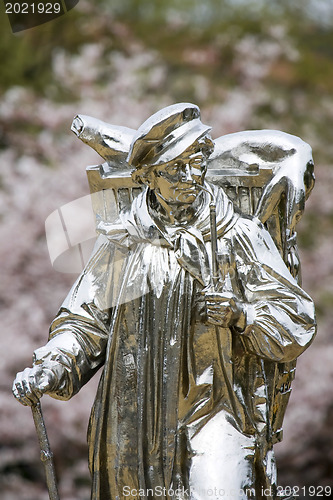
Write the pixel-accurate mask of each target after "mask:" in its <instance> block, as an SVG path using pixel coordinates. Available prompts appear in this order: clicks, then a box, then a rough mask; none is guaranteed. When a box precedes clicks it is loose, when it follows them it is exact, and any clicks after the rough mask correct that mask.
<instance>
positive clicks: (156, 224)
mask: <svg viewBox="0 0 333 500" xmlns="http://www.w3.org/2000/svg"><path fill="white" fill-rule="evenodd" d="M206 185H207V183H206ZM208 187H209V188H210V190H211V191H212V193H213V196H214V198H215V200H216V226H217V234H218V236H219V237H220V236H222V235H223V234H224V233H225V232H226V231H228V230H229V229H230V228H231V227H232V226H233V225H234V224H235V222H236V220H237V218H238V215H237V214H235V212H234V208H233V204H232V202H231V201H230V199H229V198H228V197H227V196H226V194H225V193H224V191H223V190H222V189H221V188H219V187H218V186H215V185H213V184H209V185H208ZM149 200H150V196H149V188H147V189H145V190H144V191H143V192H142V193H141V194H140V195H139V196H138V197H137V198H136V199H135V200H134V202H133V204H132V207H131V210H130V212H127V213H123V214H122V215H121V220H122V222H123V224H124V226H125V227H126V230H127V232H128V234H129V236H130V237H131V239H132V240H135V241H138V240H140V241H150V242H153V241H155V240H156V242H157V241H158V244H159V245H161V244H162V245H165V244H166V245H168V246H169V245H171V246H173V243H172V241H173V239H174V237H175V236H176V235H177V234H178V233H179V232H184V231H185V232H189V233H191V234H195V235H196V237H200V239H202V241H210V239H211V237H210V209H209V203H210V197H209V196H208V195H207V196H204V197H203V202H202V204H201V205H200V207H198V212H197V213H196V214H195V216H194V217H193V219H192V220H191V222H190V223H188V224H186V225H185V224H180V225H176V224H172V225H168V224H166V223H162V222H161V221H159V220H158V219H157V218H156V216H155V217H154V216H153V215H152V213H151V212H152V211H151V210H150V209H149V208H150V207H149ZM161 240H164V241H161Z"/></svg>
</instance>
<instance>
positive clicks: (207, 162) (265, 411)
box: [13, 103, 316, 500]
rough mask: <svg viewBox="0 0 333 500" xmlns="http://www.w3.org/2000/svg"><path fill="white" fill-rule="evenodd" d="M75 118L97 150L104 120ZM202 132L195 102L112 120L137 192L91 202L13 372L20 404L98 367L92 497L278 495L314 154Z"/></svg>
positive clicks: (302, 320) (280, 142)
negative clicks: (296, 255)
mask: <svg viewBox="0 0 333 500" xmlns="http://www.w3.org/2000/svg"><path fill="white" fill-rule="evenodd" d="M76 120H77V121H76V124H75V127H74V128H76V130H77V132H78V133H79V134H80V133H81V134H84V133H85V127H87V128H89V126H90V129H89V130H90V132H89V134H87V135H86V136H85V142H88V143H89V144H90V145H93V147H95V146H96V144H97V146H96V147H95V149H96V150H97V151H98V148H99V145H100V144H101V136H102V135H103V133H101V128H98V129H96V128H95V129H94V127H93V126H92V125H91V123H92V122H90V121H89V120H90V119H89V117H86V120H85V124H84V123H83V120H82V119H81V121H79V119H76ZM89 123H90V125H89ZM100 123H101V122H99V125H98V127H102V129H103V126H102V125H100ZM96 130H97V132H96ZM209 130H210V128H209V127H207V126H205V125H203V124H202V123H201V120H200V111H199V108H197V107H196V106H194V105H192V104H188V103H184V104H176V105H173V106H169V107H167V108H165V109H163V110H161V111H160V112H158V113H156V114H155V115H153V116H152V117H150V118H149V119H148V120H147V121H146V122H145V123H144V124H143V125H142V126H141V127H140V128H139V129H138V131H135V132H131V133H129V134H127V132H126V134H125V135H124V134H123V131H121V130H120V131H119V130H117V128H116V127H113V126H111V125H110V126H108V134H109V140H110V141H111V139H112V134H113V136H114V137H115V136H117V137H118V139H119V138H120V139H119V141H120V142H121V141H123V142H122V145H121V147H120V148H118V150H121V165H122V166H124V165H125V166H127V167H126V168H131V169H132V183H133V184H132V186H134V189H136V190H137V192H136V193H135V196H133V199H132V200H130V202H129V203H127V205H126V204H125V205H118V208H119V213H118V216H117V218H116V219H115V218H109V217H108V215H107V214H108V211H107V208H106V207H105V203H106V200H108V197H107V196H106V194H105V193H104V194H103V200H104V202H103V203H104V205H103V204H101V205H98V204H97V205H96V206H95V210H96V217H97V221H98V226H97V230H98V232H99V234H100V236H99V238H98V240H97V243H96V246H95V249H94V251H93V254H92V257H91V259H90V260H89V262H88V264H87V265H86V267H85V269H84V271H83V272H82V274H81V275H80V276H79V278H78V279H77V281H76V283H75V284H74V286H73V288H72V290H71V291H70V293H69V295H68V297H67V298H66V300H65V301H64V303H63V305H62V307H61V309H60V311H59V313H58V315H57V316H56V318H55V320H54V321H53V323H52V325H51V330H50V338H49V341H48V343H47V344H46V345H45V346H44V347H41V348H40V349H37V350H36V351H35V354H34V367H33V368H32V369H26V370H25V371H24V372H23V374H19V375H18V376H17V379H16V380H15V381H14V388H13V391H14V395H15V396H16V397H17V399H18V400H19V401H21V402H22V403H23V404H32V403H34V402H35V401H36V399H38V398H39V397H40V395H41V394H42V393H47V394H50V395H51V396H52V397H55V398H58V399H69V398H71V397H72V396H73V395H74V394H76V393H77V392H78V391H79V390H80V389H81V387H82V386H83V385H84V384H85V383H86V382H87V381H88V380H89V379H90V378H91V377H92V375H93V374H94V373H95V372H96V370H97V369H98V368H99V367H100V366H103V372H102V376H101V380H100V384H99V388H98V392H97V395H96V400H95V404H94V407H93V410H92V414H91V420H90V425H89V455H90V456H89V463H90V469H91V473H92V498H93V499H94V500H108V499H112V500H115V499H120V498H121V499H123V498H135V499H139V498H149V497H150V498H167V499H176V498H178V499H183V500H185V499H189V498H190V499H192V500H204V499H208V498H210V499H211V498H215V499H217V498H221V497H222V498H223V497H226V498H240V499H248V498H256V499H267V500H271V499H275V498H277V490H276V487H277V480H276V466H275V460H274V452H273V444H274V442H276V441H277V440H278V439H279V438H280V437H281V425H282V420H283V415H284V411H285V407H286V404H287V401H288V398H289V394H290V380H291V378H292V375H291V373H294V367H295V360H296V358H297V357H298V356H299V355H300V354H301V353H302V352H303V351H304V350H305V349H306V348H307V347H308V346H309V344H310V343H311V341H312V340H313V337H314V335H315V330H316V325H315V314H314V306H313V303H312V300H311V299H310V297H309V296H308V295H307V294H306V293H305V292H304V291H303V290H302V289H301V288H300V286H299V283H298V282H297V279H295V278H297V276H298V266H295V265H294V262H292V261H291V258H290V255H291V254H292V248H294V247H295V242H294V243H293V244H291V243H290V241H294V240H292V238H293V237H294V234H295V224H296V222H297V219H298V218H299V215H300V214H301V213H302V211H303V210H304V200H305V199H306V197H307V196H308V194H309V192H310V190H311V189H312V187H313V179H314V178H313V170H312V165H313V164H312V163H311V161H312V157H311V149H310V148H309V146H308V145H306V144H305V143H304V142H303V141H301V140H300V139H298V138H295V137H293V136H288V135H287V134H283V133H279V132H277V133H274V132H273V131H262V132H244V133H241V134H233V135H232V136H225V137H224V138H220V139H217V140H216V141H212V139H211V138H210V136H209ZM117 134H118V135H117ZM242 134H243V135H242ZM88 136H89V137H88ZM125 136H126V137H125ZM129 136H131V143H130V144H129V141H128V138H129ZM124 137H125V139H124ZM87 138H88V139H89V140H88V139H87ZM123 139H124V140H123ZM119 141H118V143H119ZM111 142H112V141H111ZM111 142H110V144H111ZM290 143H291V144H292V146H291V147H290ZM103 147H104V146H103ZM214 147H215V151H213V150H214ZM126 148H127V155H126V157H125V154H124V151H126ZM100 152H101V154H102V155H103V156H104V158H106V159H107V160H108V158H113V159H112V161H110V162H109V163H108V164H107V165H106V166H105V167H104V175H101V184H103V182H104V181H106V182H108V181H110V182H112V179H113V173H112V172H113V170H114V168H115V162H114V155H113V152H112V151H111V152H110V154H106V153H105V150H104V149H103V150H100ZM115 155H116V153H115ZM253 158H255V159H256V160H258V161H257V162H253V161H252V160H253ZM108 161H109V160H108ZM112 162H113V163H112ZM122 168H123V167H122ZM224 169H225V173H223V172H224ZM99 173H100V174H101V173H102V170H101V169H99ZM94 175H95V174H94ZM117 175H118V174H117ZM94 178H95V179H96V177H94ZM119 178H122V177H121V175H120V177H118V179H119ZM127 179H128V176H127ZM263 179H264V181H263ZM126 182H127V181H126ZM140 186H142V189H140V188H139V187H140ZM221 186H223V187H221ZM100 189H104V187H101V188H100ZM131 189H132V187H131ZM234 190H235V191H234ZM92 191H96V183H95V181H94V185H93V186H92ZM225 191H226V192H228V194H230V196H231V198H233V201H234V202H233V201H231V199H230V198H229V197H228V196H227V195H226V193H225ZM233 193H236V194H235V196H234V195H233ZM118 201H119V200H118ZM118 201H117V200H115V203H116V204H117V203H118ZM237 205H238V208H237ZM247 205H248V207H249V208H248V209H243V210H242V208H243V207H246V206H247ZM244 212H246V213H244ZM250 213H253V214H255V215H256V216H255V217H252V216H251V215H249V214H250ZM263 223H265V224H266V226H267V227H268V228H269V231H267V229H266V228H265V226H264V224H263ZM270 233H271V234H270ZM294 239H295V238H294ZM288 242H289V244H288ZM284 261H285V262H284ZM286 264H287V265H288V267H289V270H288V268H287V265H286ZM290 271H292V273H293V275H294V276H292V275H291V273H290Z"/></svg>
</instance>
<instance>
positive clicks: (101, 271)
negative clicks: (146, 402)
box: [13, 237, 119, 405]
mask: <svg viewBox="0 0 333 500" xmlns="http://www.w3.org/2000/svg"><path fill="white" fill-rule="evenodd" d="M115 252H116V250H115V247H114V245H112V244H110V242H109V241H108V240H107V239H106V238H103V237H100V239H99V241H98V243H97V244H96V248H95V251H94V253H93V255H92V257H91V259H90V261H89V262H88V264H87V266H86V268H85V269H84V271H83V272H82V274H81V275H80V276H79V278H78V279H77V281H76V282H75V284H74V286H73V288H72V289H71V291H70V292H69V294H68V296H67V298H66V299H65V301H64V303H63V305H62V307H61V309H60V311H59V313H58V314H57V316H56V317H55V319H54V321H53V322H52V325H51V328H50V335H49V341H48V342H47V344H46V345H45V346H43V347H40V348H39V349H37V350H36V351H35V353H34V357H33V366H32V368H26V369H25V370H24V371H23V372H20V373H19V374H18V375H17V376H16V379H15V381H14V384H13V393H14V396H15V397H16V398H17V399H18V400H19V401H20V402H21V403H22V404H25V405H30V404H32V403H34V402H36V400H37V399H39V398H40V397H41V395H42V394H43V393H47V394H50V395H51V396H52V397H55V398H57V399H69V398H71V397H72V396H73V395H74V394H76V393H77V392H78V391H79V390H80V388H81V387H82V386H83V385H84V384H85V383H86V382H87V381H88V380H89V379H90V378H91V376H92V375H93V374H94V373H95V371H96V370H97V369H98V367H99V366H101V364H102V363H103V362H104V355H105V349H106V345H107V342H108V338H109V331H110V326H109V325H110V317H111V311H112V298H111V297H110V295H109V293H111V292H110V291H111V290H112V287H111V284H110V283H111V282H112V280H113V276H114V262H115V260H117V259H115ZM117 262H118V264H119V259H118V261H117Z"/></svg>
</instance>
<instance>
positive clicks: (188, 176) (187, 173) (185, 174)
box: [182, 165, 194, 182]
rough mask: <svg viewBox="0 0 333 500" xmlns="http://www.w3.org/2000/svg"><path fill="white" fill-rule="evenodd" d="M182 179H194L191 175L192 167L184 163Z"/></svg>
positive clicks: (191, 180) (190, 180)
mask: <svg viewBox="0 0 333 500" xmlns="http://www.w3.org/2000/svg"><path fill="white" fill-rule="evenodd" d="M182 178H183V181H184V182H186V181H187V182H193V180H194V177H193V172H192V169H191V167H190V165H186V168H185V169H184V170H183V176H182Z"/></svg>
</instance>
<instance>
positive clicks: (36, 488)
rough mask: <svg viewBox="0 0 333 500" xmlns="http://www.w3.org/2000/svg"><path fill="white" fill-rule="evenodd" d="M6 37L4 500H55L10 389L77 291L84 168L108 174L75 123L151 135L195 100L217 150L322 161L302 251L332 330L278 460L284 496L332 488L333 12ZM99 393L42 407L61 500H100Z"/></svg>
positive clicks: (131, 2)
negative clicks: (75, 235) (94, 421)
mask: <svg viewBox="0 0 333 500" xmlns="http://www.w3.org/2000/svg"><path fill="white" fill-rule="evenodd" d="M0 33H1V35H0V61H1V71H0V92H1V100H0V162H1V171H0V220H1V227H0V238H1V240H0V241H1V256H0V261H1V264H2V277H1V283H0V287H1V289H0V307H1V310H0V324H1V337H0V370H1V378H0V409H1V410H0V411H1V426H0V434H1V436H0V492H1V493H0V496H1V499H2V500H46V499H47V498H48V495H47V492H46V487H45V481H44V473H43V469H42V465H41V463H40V460H39V449H38V445H37V439H36V435H35V431H34V426H33V421H32V416H31V412H30V410H29V408H26V407H23V406H21V405H20V404H18V403H17V402H16V401H15V400H14V398H13V397H12V395H11V385H12V380H13V378H14V377H15V374H16V372H17V371H20V370H22V369H23V368H24V367H25V366H29V365H31V356H32V352H33V350H34V349H35V348H37V347H38V346H40V345H42V344H44V343H45V342H46V340H47V332H48V326H49V323H50V321H51V320H52V318H53V316H54V315H55V314H56V312H57V310H58V307H59V306H60V304H61V302H62V301H63V299H64V297H65V296H66V294H67V292H68V290H69V288H70V286H71V284H72V283H73V281H74V280H75V276H74V275H69V274H62V273H59V272H56V271H55V270H53V269H52V266H51V263H50V260H49V256H48V250H47V245H46V238H45V229H44V223H45V219H46V218H47V217H48V215H49V214H50V213H51V212H52V211H53V210H55V209H57V208H58V207H60V206H62V205H63V204H65V203H68V202H70V201H73V200H75V199H76V198H79V197H80V196H84V195H86V194H88V192H89V190H88V184H87V181H86V174H85V167H86V166H87V165H90V164H96V163H99V162H100V158H99V156H98V155H97V153H95V152H94V151H93V150H91V149H90V148H89V147H88V146H86V145H84V144H83V143H81V142H80V141H79V140H78V139H77V138H75V136H74V135H73V134H72V133H71V132H70V125H71V122H72V119H73V117H74V115H75V114H76V113H81V114H87V115H91V116H94V117H96V118H99V119H101V120H103V121H106V122H109V123H113V124H118V125H124V126H128V127H133V128H137V127H138V126H139V125H140V124H141V123H142V121H143V120H145V119H146V118H147V117H148V116H149V115H151V114H152V113H154V112H155V111H157V110H158V109H160V108H162V107H163V106H166V105H168V104H172V103H175V102H180V101H189V102H194V103H196V104H198V105H199V107H200V108H201V111H202V119H203V122H204V123H207V124H210V125H212V126H213V137H218V136H220V135H222V134H227V133H230V132H236V131H240V130H246V129H262V128H272V129H280V130H283V131H285V132H288V133H291V134H295V135H298V136H300V137H302V139H303V140H305V141H307V142H309V143H310V144H311V146H312V147H313V152H314V159H315V173H316V178H317V183H316V186H315V189H314V191H313V193H312V195H311V197H310V199H309V201H308V202H307V208H306V211H305V215H304V217H303V219H302V221H301V223H300V224H299V239H298V241H299V245H300V250H301V260H302V264H303V287H304V289H305V290H306V291H307V292H308V293H309V294H310V295H311V296H312V297H313V298H314V299H315V301H316V304H317V314H318V326H319V329H318V336H317V338H316V340H315V342H314V344H313V345H312V347H311V348H310V349H309V350H308V351H307V352H306V353H305V354H304V355H303V356H302V357H301V358H300V360H299V362H298V365H297V366H298V367H297V374H296V380H295V382H294V384H293V394H292V397H291V400H290V403H289V407H288V410H287V414H286V419H285V425H284V441H283V443H281V444H278V445H277V446H276V454H277V457H278V466H279V482H280V484H282V485H285V486H299V487H306V488H307V487H309V486H315V487H319V486H323V487H324V486H332V487H333V431H332V428H333V389H332V387H333V362H332V360H333V338H332V333H331V332H332V330H333V316H332V306H333V279H332V278H333V259H332V252H333V247H332V243H333V241H332V229H333V196H332V193H331V190H332V188H333V167H332V158H333V140H332V134H333V4H332V2H331V0H299V1H293V2H290V1H288V0H279V1H276V0H270V1H269V0H266V1H264V0H262V1H259V0H257V1H255V0H252V1H251V0H247V1H245V0H237V1H236V0H205V1H203V0H168V1H166V0H155V1H154V2H152V1H150V0H113V1H112V2H110V1H107V0H105V1H103V0H95V1H94V2H88V1H87V0H80V2H79V3H78V5H77V6H76V7H75V8H74V9H73V10H71V11H70V12H69V13H67V14H66V15H64V16H63V17H60V18H58V19H56V20H54V21H51V22H49V23H47V24H44V25H41V26H39V27H36V28H33V29H30V30H27V31H22V32H20V33H18V34H15V35H14V34H12V32H11V28H10V24H9V21H8V19H7V17H6V15H5V13H4V6H3V4H1V17H0ZM95 379H96V380H92V381H91V382H90V383H89V384H88V385H87V386H86V387H85V388H84V389H83V390H82V391H81V393H79V394H78V395H77V396H75V397H74V398H73V400H71V401H70V402H66V403H63V402H59V401H53V400H51V398H49V397H45V398H43V409H44V417H45V420H46V424H47V428H48V431H49V437H50V441H51V445H52V449H53V452H54V454H55V462H56V468H57V473H58V477H59V486H60V496H61V498H62V500H77V499H80V500H88V498H89V489H90V487H89V484H90V478H89V473H88V467H87V448H86V428H87V424H88V418H89V412H90V408H91V405H92V402H93V398H94V394H95V390H96V384H97V379H98V375H97V377H95ZM317 493H318V491H317ZM316 496H319V495H313V494H311V495H307V496H303V497H301V498H313V497H316Z"/></svg>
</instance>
